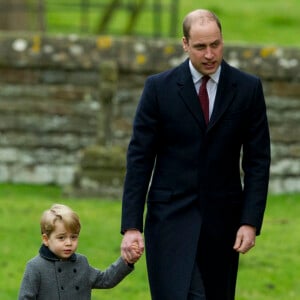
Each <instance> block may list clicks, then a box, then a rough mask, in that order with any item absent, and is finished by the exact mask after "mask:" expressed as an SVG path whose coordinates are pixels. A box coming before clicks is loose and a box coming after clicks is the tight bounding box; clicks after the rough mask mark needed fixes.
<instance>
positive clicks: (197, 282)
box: [187, 262, 206, 300]
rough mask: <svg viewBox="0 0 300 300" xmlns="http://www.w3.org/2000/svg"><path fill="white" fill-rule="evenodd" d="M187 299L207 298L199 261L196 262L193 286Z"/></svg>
mask: <svg viewBox="0 0 300 300" xmlns="http://www.w3.org/2000/svg"><path fill="white" fill-rule="evenodd" d="M187 300H206V297H205V289H204V285H203V281H202V276H201V273H200V270H199V267H198V263H197V262H195V264H194V269H193V274H192V279H191V286H190V290H189V294H188V298H187Z"/></svg>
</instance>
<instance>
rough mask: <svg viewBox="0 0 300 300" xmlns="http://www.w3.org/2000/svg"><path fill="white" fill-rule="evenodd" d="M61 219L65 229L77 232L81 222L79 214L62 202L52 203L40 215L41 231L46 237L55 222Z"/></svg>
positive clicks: (52, 229)
mask: <svg viewBox="0 0 300 300" xmlns="http://www.w3.org/2000/svg"><path fill="white" fill-rule="evenodd" d="M57 220H59V221H62V222H63V223H64V225H65V227H66V229H67V230H70V231H71V232H72V233H76V234H79V232H80V229H81V224H80V221H79V216H78V215H77V214H76V213H75V212H74V211H73V210H72V209H71V208H70V207H68V206H66V205H63V204H54V205H52V206H51V208H50V209H48V210H46V211H44V213H43V214H42V217H41V221H40V225H41V233H42V234H46V235H47V236H48V237H49V236H50V234H51V233H52V232H53V231H54V230H55V222H56V221H57Z"/></svg>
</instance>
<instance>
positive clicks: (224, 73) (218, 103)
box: [207, 61, 237, 130]
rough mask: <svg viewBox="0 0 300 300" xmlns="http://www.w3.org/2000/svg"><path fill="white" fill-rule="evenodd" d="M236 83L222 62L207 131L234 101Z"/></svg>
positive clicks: (229, 70) (226, 65)
mask: <svg viewBox="0 0 300 300" xmlns="http://www.w3.org/2000/svg"><path fill="white" fill-rule="evenodd" d="M236 87H237V83H236V81H235V79H234V78H232V76H231V69H230V66H229V65H228V64H227V63H226V62H225V61H223V62H222V69H221V74H220V79H219V84H218V88H217V93H216V99H215V104H214V109H213V113H212V115H211V119H210V122H209V124H208V128H207V129H208V130H209V129H211V128H212V127H213V126H214V125H215V124H216V123H217V122H218V121H219V119H220V118H221V116H222V115H223V114H224V112H225V111H226V110H227V108H228V106H229V105H230V104H231V102H232V101H233V99H234V95H235V93H236Z"/></svg>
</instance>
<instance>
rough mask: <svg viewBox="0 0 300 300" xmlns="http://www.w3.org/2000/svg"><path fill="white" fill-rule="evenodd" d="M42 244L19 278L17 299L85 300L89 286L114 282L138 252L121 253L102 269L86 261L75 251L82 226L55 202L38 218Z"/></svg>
mask: <svg viewBox="0 0 300 300" xmlns="http://www.w3.org/2000/svg"><path fill="white" fill-rule="evenodd" d="M40 225H41V233H42V240H43V244H42V246H41V248H40V251H39V255H37V256H36V257H34V258H33V259H31V260H30V261H29V262H28V263H27V265H26V270H25V273H24V277H23V280H22V284H21V288H20V292H19V300H25V299H26V300H29V299H41V300H54V299H61V300H69V299H72V300H88V299H91V290H92V289H107V288H112V287H114V286H115V285H117V284H118V283H119V282H120V281H121V280H122V279H123V278H124V277H125V276H127V275H128V274H129V273H130V272H132V270H133V268H134V267H133V264H134V263H135V262H136V261H137V260H138V259H139V257H140V256H141V254H142V253H141V252H140V251H139V249H138V247H137V246H135V245H132V247H133V248H134V249H135V253H136V255H135V257H132V258H131V260H130V261H126V260H125V259H124V258H122V257H120V258H119V259H118V260H117V261H115V262H114V263H113V264H111V265H110V266H109V267H108V268H107V269H106V270H105V271H100V270H98V269H96V268H94V267H92V266H90V265H89V263H88V260H87V258H86V257H85V256H83V255H81V254H78V253H75V251H76V249H77V246H78V238H79V233H80V229H81V225H80V221H79V217H78V215H77V214H76V213H75V212H74V211H73V210H72V209H71V208H69V207H68V206H66V205H62V204H54V205H53V206H52V207H51V208H50V209H49V210H46V211H45V212H44V213H43V215H42V218H41V222H40Z"/></svg>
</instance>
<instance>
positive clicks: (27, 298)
mask: <svg viewBox="0 0 300 300" xmlns="http://www.w3.org/2000/svg"><path fill="white" fill-rule="evenodd" d="M39 286H40V276H39V272H38V271H37V270H36V269H35V268H34V264H32V263H31V262H28V263H27V265H26V269H25V272H24V276H23V279H22V283H21V288H20V291H19V298H18V299H19V300H33V299H37V296H38V289H39Z"/></svg>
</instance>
